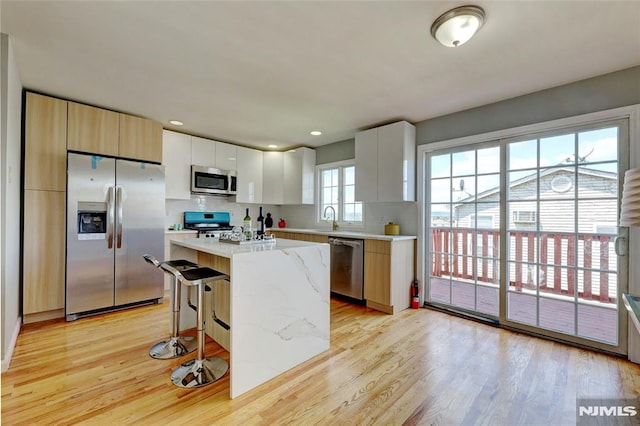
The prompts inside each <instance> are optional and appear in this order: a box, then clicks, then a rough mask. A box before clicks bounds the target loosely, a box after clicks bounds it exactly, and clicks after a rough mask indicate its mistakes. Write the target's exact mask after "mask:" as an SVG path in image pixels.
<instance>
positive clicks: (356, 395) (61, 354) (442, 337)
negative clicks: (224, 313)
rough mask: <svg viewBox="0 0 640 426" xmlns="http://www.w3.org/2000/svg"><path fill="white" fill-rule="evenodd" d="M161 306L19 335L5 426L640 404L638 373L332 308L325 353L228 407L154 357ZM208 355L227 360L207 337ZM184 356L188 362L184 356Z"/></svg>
mask: <svg viewBox="0 0 640 426" xmlns="http://www.w3.org/2000/svg"><path fill="white" fill-rule="evenodd" d="M168 329H169V305H168V303H167V302H165V303H164V304H162V305H154V306H146V307H141V308H136V309H131V310H128V311H122V312H117V313H111V314H105V315H101V316H96V317H91V318H85V319H81V320H78V321H75V322H72V323H66V322H64V321H61V320H55V321H49V322H45V323H39V324H31V325H27V326H24V328H23V330H22V332H21V333H20V336H19V338H18V343H17V347H16V349H15V352H14V356H13V360H12V362H11V366H10V368H9V370H8V371H7V372H6V373H4V374H3V375H2V400H1V402H2V424H3V425H23V424H24V425H53V424H65V425H68V424H97V425H105V424H109V425H121V424H136V425H159V424H163V425H166V424H190V425H199V424H203V425H205V424H206V425H211V424H221V425H280V424H291V425H313V424H320V425H325V424H332V425H333V424H338V425H402V424H407V425H418V424H420V425H423V424H424V425H432V424H435V425H475V424H495V425H517V424H525V425H531V424H535V425H537V424H545V425H564V424H567V425H573V424H575V421H576V398H577V397H607V398H616V397H639V396H640V366H638V365H635V364H632V363H630V362H628V361H625V360H622V359H619V358H615V357H612V356H608V355H603V354H599V353H595V352H590V351H587V350H582V349H577V348H573V347H569V346H566V345H563V344H559V343H555V342H550V341H546V340H542V339H537V338H532V337H528V336H525V335H521V334H517V333H514V332H511V331H507V330H502V329H499V328H495V327H491V326H488V325H484V324H479V323H477V322H473V321H470V320H466V319H462V318H458V317H455V316H450V315H447V314H443V313H440V312H435V311H431V310H427V309H419V310H406V311H403V312H400V314H397V315H395V316H390V315H386V314H382V313H379V312H376V311H373V310H371V309H367V308H365V307H361V306H354V305H350V304H347V303H345V302H342V301H340V300H332V302H331V349H330V350H328V351H326V352H325V353H323V354H321V355H319V356H317V357H315V358H313V359H311V360H309V361H308V362H306V363H304V364H302V365H301V366H299V367H296V368H295V369H292V370H290V371H288V372H286V373H284V374H283V375H281V376H279V377H277V378H275V379H273V380H271V381H269V382H267V383H265V384H263V385H262V386H260V387H258V388H256V389H254V390H253V391H250V392H249V393H247V394H245V395H243V396H241V397H239V398H236V399H234V400H231V399H229V376H228V375H227V376H225V377H224V378H223V379H222V380H220V381H218V382H216V383H215V384H214V385H211V386H209V387H205V388H201V389H193V390H184V389H179V388H176V387H174V386H173V385H172V384H171V382H170V380H169V375H170V373H171V371H172V370H173V368H175V367H176V366H177V365H179V364H180V363H181V362H183V361H184V359H180V360H169V361H160V360H154V359H152V358H150V357H149V355H148V350H149V347H150V346H151V345H152V344H153V343H155V342H156V341H158V340H161V339H162V338H164V337H165V336H166V335H167V334H168ZM206 354H207V355H209V356H210V355H217V356H221V357H223V358H225V359H227V360H228V359H229V357H228V353H227V352H226V351H225V350H224V349H222V348H221V347H220V346H218V345H217V344H216V343H214V342H213V341H210V340H208V341H207V347H206ZM185 359H188V358H185Z"/></svg>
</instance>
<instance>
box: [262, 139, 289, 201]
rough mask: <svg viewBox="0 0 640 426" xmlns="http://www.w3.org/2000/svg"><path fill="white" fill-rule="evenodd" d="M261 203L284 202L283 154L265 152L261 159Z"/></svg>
mask: <svg viewBox="0 0 640 426" xmlns="http://www.w3.org/2000/svg"><path fill="white" fill-rule="evenodd" d="M262 164H263V170H262V176H263V179H262V202H263V203H264V204H282V203H283V202H284V152H274V151H267V152H264V153H263V157H262Z"/></svg>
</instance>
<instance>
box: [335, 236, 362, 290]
mask: <svg viewBox="0 0 640 426" xmlns="http://www.w3.org/2000/svg"><path fill="white" fill-rule="evenodd" d="M329 245H330V246H331V292H332V293H336V294H339V295H342V296H347V297H349V298H352V299H355V300H358V301H363V300H364V240H357V239H352V238H329Z"/></svg>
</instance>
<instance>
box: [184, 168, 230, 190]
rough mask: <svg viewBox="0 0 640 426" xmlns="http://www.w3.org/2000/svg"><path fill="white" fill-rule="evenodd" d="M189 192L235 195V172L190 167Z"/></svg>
mask: <svg viewBox="0 0 640 426" xmlns="http://www.w3.org/2000/svg"><path fill="white" fill-rule="evenodd" d="M191 192H193V193H195V194H213V195H236V172H235V171H234V170H221V169H216V168H214V167H204V166H191Z"/></svg>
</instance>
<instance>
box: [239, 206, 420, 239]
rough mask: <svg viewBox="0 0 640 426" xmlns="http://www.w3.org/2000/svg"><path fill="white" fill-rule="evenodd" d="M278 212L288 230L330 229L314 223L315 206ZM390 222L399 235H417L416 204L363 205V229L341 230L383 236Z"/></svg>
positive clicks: (328, 225)
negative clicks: (398, 228) (398, 230)
mask: <svg viewBox="0 0 640 426" xmlns="http://www.w3.org/2000/svg"><path fill="white" fill-rule="evenodd" d="M280 212H281V213H280V214H281V216H282V217H283V218H284V219H285V220H286V222H287V226H288V227H290V228H312V229H315V228H322V227H324V226H326V227H327V228H330V226H331V225H330V224H329V222H327V223H326V225H325V224H324V223H323V224H320V225H318V224H317V223H316V208H315V206H280ZM252 217H253V216H252ZM391 221H393V222H395V223H397V224H399V225H400V234H402V235H417V232H418V204H417V203H411V202H404V203H365V205H364V228H362V227H358V228H355V227H354V228H348V227H344V228H343V229H349V230H359V231H363V232H366V233H369V234H384V225H386V224H387V223H389V222H391Z"/></svg>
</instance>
